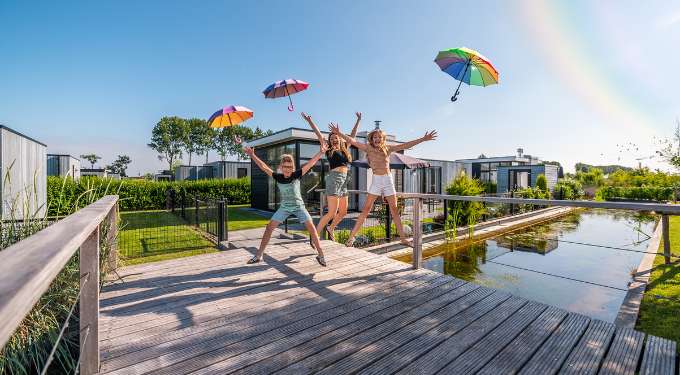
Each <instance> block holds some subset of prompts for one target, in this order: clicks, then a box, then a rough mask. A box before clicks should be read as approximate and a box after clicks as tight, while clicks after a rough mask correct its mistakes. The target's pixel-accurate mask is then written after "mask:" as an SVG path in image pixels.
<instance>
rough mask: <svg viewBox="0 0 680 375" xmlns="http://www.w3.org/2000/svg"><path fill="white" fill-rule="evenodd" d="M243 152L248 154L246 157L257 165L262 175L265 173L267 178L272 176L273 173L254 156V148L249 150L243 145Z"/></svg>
mask: <svg viewBox="0 0 680 375" xmlns="http://www.w3.org/2000/svg"><path fill="white" fill-rule="evenodd" d="M243 150H244V151H245V152H246V154H248V156H250V158H251V159H252V160H253V161H254V162H255V164H257V166H258V167H260V169H262V171H263V172H264V173H266V174H267V175H268V176H269V177H271V176H272V173H274V171H272V170H271V168H269V167H268V166H267V164H265V163H264V162H263V161H262V160H260V158H258V157H257V156H255V149H254V148H250V147H248V146H245V145H244V146H243Z"/></svg>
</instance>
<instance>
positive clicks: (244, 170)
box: [236, 168, 248, 178]
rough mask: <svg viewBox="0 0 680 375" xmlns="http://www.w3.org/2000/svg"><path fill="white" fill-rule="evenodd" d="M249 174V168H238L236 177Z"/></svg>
mask: <svg viewBox="0 0 680 375" xmlns="http://www.w3.org/2000/svg"><path fill="white" fill-rule="evenodd" d="M247 176H248V168H238V169H237V170H236V177H237V178H243V177H247Z"/></svg>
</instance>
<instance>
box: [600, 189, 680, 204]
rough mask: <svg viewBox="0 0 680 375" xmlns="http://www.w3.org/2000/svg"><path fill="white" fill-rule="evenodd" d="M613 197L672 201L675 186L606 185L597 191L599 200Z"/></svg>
mask: <svg viewBox="0 0 680 375" xmlns="http://www.w3.org/2000/svg"><path fill="white" fill-rule="evenodd" d="M612 198H626V199H640V200H654V201H670V200H673V188H670V187H618V186H605V187H603V188H601V189H600V190H599V191H598V192H597V199H598V200H610V199H612Z"/></svg>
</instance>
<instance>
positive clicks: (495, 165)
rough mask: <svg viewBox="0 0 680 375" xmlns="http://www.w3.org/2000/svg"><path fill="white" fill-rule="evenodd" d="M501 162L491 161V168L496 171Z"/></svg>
mask: <svg viewBox="0 0 680 375" xmlns="http://www.w3.org/2000/svg"><path fill="white" fill-rule="evenodd" d="M499 164H500V163H491V164H490V166H489V169H490V170H492V171H495V170H496V169H498V165H499Z"/></svg>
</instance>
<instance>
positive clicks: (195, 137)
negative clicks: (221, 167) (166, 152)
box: [184, 118, 207, 165]
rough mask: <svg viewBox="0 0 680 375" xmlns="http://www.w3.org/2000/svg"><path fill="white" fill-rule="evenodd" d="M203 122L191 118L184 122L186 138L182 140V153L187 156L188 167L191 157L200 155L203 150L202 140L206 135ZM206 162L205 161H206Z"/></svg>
mask: <svg viewBox="0 0 680 375" xmlns="http://www.w3.org/2000/svg"><path fill="white" fill-rule="evenodd" d="M206 125H207V123H206V122H205V120H200V119H197V118H192V119H190V120H186V128H187V129H186V132H187V133H186V137H185V138H184V151H186V152H187V154H189V165H191V155H192V154H197V155H201V152H202V151H203V150H204V148H205V146H204V138H205V135H206ZM206 162H207V161H206Z"/></svg>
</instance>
